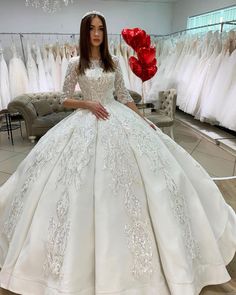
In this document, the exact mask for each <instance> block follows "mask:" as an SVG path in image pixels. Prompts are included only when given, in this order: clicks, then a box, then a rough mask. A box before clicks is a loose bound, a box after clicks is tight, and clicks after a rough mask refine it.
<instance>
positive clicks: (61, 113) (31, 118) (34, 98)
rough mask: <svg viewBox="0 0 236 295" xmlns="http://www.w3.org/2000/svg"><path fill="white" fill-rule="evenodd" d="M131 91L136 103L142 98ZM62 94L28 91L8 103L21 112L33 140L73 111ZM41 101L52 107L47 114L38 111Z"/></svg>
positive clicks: (80, 95) (10, 110) (77, 94)
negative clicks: (67, 105)
mask: <svg viewBox="0 0 236 295" xmlns="http://www.w3.org/2000/svg"><path fill="white" fill-rule="evenodd" d="M129 92H130V95H131V96H132V98H133V99H134V101H135V103H138V102H139V101H140V100H141V96H140V95H139V94H138V93H137V92H134V91H131V90H129ZM61 95H62V93H61V92H43V93H27V94H23V95H20V96H17V97H15V98H14V99H13V100H12V101H11V102H10V103H9V104H8V110H9V112H10V113H20V114H21V115H22V117H23V118H24V121H25V126H26V132H27V136H28V138H29V139H30V140H31V141H32V142H34V141H35V139H36V137H40V136H42V135H43V134H45V133H46V132H47V131H48V130H49V129H50V128H51V127H53V126H54V125H56V124H57V123H58V122H60V121H61V120H62V119H64V118H65V117H66V116H68V115H69V114H71V113H72V112H73V109H69V108H65V107H63V105H62V104H61V102H60V98H61ZM73 98H75V99H80V98H82V94H81V92H80V91H76V92H75V93H74V96H73ZM39 101H41V108H42V106H43V105H44V104H45V106H46V105H47V106H46V107H47V108H50V112H48V113H47V114H46V115H41V114H39V113H38V109H37V108H36V105H37V102H39ZM44 102H45V103H44Z"/></svg>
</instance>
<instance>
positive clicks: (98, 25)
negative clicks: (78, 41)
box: [90, 16, 103, 47]
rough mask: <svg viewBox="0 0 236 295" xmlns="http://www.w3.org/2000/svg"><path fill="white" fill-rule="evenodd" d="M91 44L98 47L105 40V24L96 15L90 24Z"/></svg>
mask: <svg viewBox="0 0 236 295" xmlns="http://www.w3.org/2000/svg"><path fill="white" fill-rule="evenodd" d="M90 42H91V46H94V47H98V46H100V45H101V44H102V42H103V24H102V21H101V20H100V18H99V17H97V16H95V17H94V18H93V19H92V22H91V24H90Z"/></svg>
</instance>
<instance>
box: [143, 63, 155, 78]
mask: <svg viewBox="0 0 236 295" xmlns="http://www.w3.org/2000/svg"><path fill="white" fill-rule="evenodd" d="M156 72H157V66H156V65H154V66H148V67H147V68H143V72H142V77H141V79H142V81H143V82H145V81H147V80H149V79H151V78H152V77H153V76H154V75H155V74H156Z"/></svg>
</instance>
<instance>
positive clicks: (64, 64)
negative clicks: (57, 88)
mask: <svg viewBox="0 0 236 295" xmlns="http://www.w3.org/2000/svg"><path fill="white" fill-rule="evenodd" d="M68 63H69V61H68V58H67V57H66V47H65V46H64V47H63V56H62V61H61V90H62V88H63V84H64V80H65V76H66V70H67V67H68Z"/></svg>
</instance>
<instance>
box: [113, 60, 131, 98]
mask: <svg viewBox="0 0 236 295" xmlns="http://www.w3.org/2000/svg"><path fill="white" fill-rule="evenodd" d="M113 60H114V63H115V65H116V70H115V95H116V96H117V100H118V101H119V102H121V103H123V104H126V103H127V102H133V101H134V100H133V98H132V97H131V96H130V94H129V91H128V90H127V88H126V87H125V82H124V78H123V74H122V70H121V67H120V63H119V59H118V58H117V57H114V58H113Z"/></svg>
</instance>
